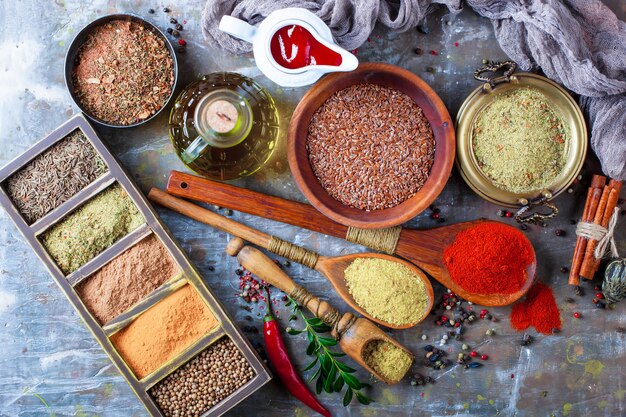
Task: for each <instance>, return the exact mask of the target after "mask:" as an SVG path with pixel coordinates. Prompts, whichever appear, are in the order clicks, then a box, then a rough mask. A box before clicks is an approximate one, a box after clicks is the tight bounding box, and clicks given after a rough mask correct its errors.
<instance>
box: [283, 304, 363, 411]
mask: <svg viewBox="0 0 626 417" xmlns="http://www.w3.org/2000/svg"><path fill="white" fill-rule="evenodd" d="M286 305H287V306H292V310H293V315H292V316H291V319H295V318H296V317H297V316H298V315H299V316H301V317H302V319H303V320H304V323H305V325H306V327H305V328H304V329H302V330H297V329H293V328H287V333H289V334H290V335H297V334H300V333H306V334H307V339H308V341H309V345H308V347H307V349H306V354H307V355H309V356H313V357H314V359H313V361H312V362H311V363H310V364H309V365H308V366H307V367H306V368H304V371H308V370H310V369H313V368H315V367H316V365H317V368H316V370H315V372H313V376H311V378H310V379H309V380H310V381H313V380H314V379H316V378H317V380H316V381H315V391H316V392H317V394H318V395H319V394H321V393H322V391H325V392H327V393H329V394H330V393H333V392H341V391H343V388H344V386H346V391H345V393H344V395H343V406H344V407H347V406H348V405H349V404H350V402H352V399H353V398H354V397H356V399H357V401H358V402H360V403H361V404H364V405H367V404H369V403H371V402H373V400H372V399H371V398H369V397H367V396H366V395H365V394H363V393H362V392H361V390H362V389H363V388H366V387H369V384H367V383H365V382H361V381H359V380H358V379H357V378H356V377H355V376H354V375H353V374H354V373H355V372H356V370H355V369H353V368H351V367H349V366H348V365H346V364H344V363H343V362H341V360H338V359H337V358H340V357H343V356H345V353H341V352H333V351H332V350H330V349H329V348H330V347H332V346H335V345H336V344H337V341H336V340H335V339H333V338H332V337H326V336H320V333H327V332H329V331H330V330H331V329H330V327H329V326H327V325H326V324H325V323H324V322H323V321H322V320H321V319H319V318H317V317H310V318H307V317H306V316H305V315H304V313H303V312H302V308H301V307H300V306H299V305H298V303H296V302H295V300H293V299H292V298H291V297H289V301H288V302H287V304H286Z"/></svg>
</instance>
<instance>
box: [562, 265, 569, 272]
mask: <svg viewBox="0 0 626 417" xmlns="http://www.w3.org/2000/svg"><path fill="white" fill-rule="evenodd" d="M568 271H569V269H568V268H567V267H566V266H562V267H561V272H562V273H564V274H565V273H567V272H568Z"/></svg>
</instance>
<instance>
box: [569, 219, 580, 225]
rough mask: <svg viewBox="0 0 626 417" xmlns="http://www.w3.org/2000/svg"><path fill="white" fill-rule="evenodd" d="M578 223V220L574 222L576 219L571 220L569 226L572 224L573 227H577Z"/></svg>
mask: <svg viewBox="0 0 626 417" xmlns="http://www.w3.org/2000/svg"><path fill="white" fill-rule="evenodd" d="M577 223H578V222H577V221H576V220H574V219H571V220H570V221H569V224H571V225H572V226H576V224H577Z"/></svg>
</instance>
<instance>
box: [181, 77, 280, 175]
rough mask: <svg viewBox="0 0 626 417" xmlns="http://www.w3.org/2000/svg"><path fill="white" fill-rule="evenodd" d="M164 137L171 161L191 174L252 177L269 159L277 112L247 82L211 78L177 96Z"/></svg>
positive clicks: (266, 95) (269, 98)
mask: <svg viewBox="0 0 626 417" xmlns="http://www.w3.org/2000/svg"><path fill="white" fill-rule="evenodd" d="M169 132H170V138H171V140H172V143H173V144H174V149H175V151H176V153H177V155H178V156H179V157H180V159H181V160H182V161H183V163H184V164H185V165H187V166H188V167H189V168H190V169H191V170H193V171H195V172H197V173H198V174H200V175H203V176H205V177H208V178H211V179H216V180H232V179H237V178H242V177H245V176H248V175H251V174H253V173H255V172H256V171H258V170H259V169H260V168H261V167H262V166H263V165H264V164H265V163H266V162H267V161H268V160H269V158H270V157H271V156H272V153H273V151H274V149H275V147H276V140H277V139H278V132H279V121H278V111H277V109H276V105H275V104H274V100H273V99H272V96H271V95H270V94H269V93H268V92H267V90H266V89H265V88H263V87H261V86H260V85H259V84H258V83H257V82H256V81H254V80H253V79H251V78H248V77H245V76H243V75H239V74H235V73H229V72H219V73H212V74H208V75H204V76H203V77H201V78H200V79H199V80H197V81H195V82H193V83H191V84H190V85H189V86H188V87H187V88H186V89H185V90H184V91H183V92H182V93H181V94H180V95H179V96H178V98H177V99H176V103H175V104H174V108H173V109H172V112H171V114H170V121H169Z"/></svg>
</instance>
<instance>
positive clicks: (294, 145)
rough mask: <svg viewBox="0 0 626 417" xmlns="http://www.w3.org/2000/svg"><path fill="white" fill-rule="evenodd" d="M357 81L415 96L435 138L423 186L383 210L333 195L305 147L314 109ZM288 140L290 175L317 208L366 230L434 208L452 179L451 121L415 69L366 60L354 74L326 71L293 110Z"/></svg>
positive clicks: (453, 152)
mask: <svg viewBox="0 0 626 417" xmlns="http://www.w3.org/2000/svg"><path fill="white" fill-rule="evenodd" d="M359 83H373V84H379V85H382V86H385V87H390V88H395V89H396V90H399V91H402V92H403V93H405V94H406V95H408V96H409V97H411V98H412V99H413V100H414V101H415V103H417V105H418V106H420V107H421V108H422V110H423V111H424V114H425V115H426V118H427V119H428V121H429V122H430V125H431V127H432V129H433V132H434V136H435V159H434V162H433V166H432V168H431V171H430V176H429V177H428V179H427V180H426V183H425V184H424V186H423V187H422V189H421V190H420V191H418V192H417V193H416V194H415V195H414V196H413V197H411V198H409V199H407V200H406V201H404V202H402V203H401V204H399V205H397V206H395V207H391V208H387V209H383V210H374V211H366V210H361V209H357V208H354V207H349V206H347V205H345V204H343V203H341V202H340V201H337V200H335V199H334V198H333V197H331V196H330V194H328V193H327V192H326V190H325V189H324V188H323V187H322V185H321V184H320V183H319V181H318V179H317V177H316V176H315V174H314V172H313V169H312V168H311V164H310V163H309V157H308V153H307V150H306V140H307V131H308V127H309V123H310V121H311V117H312V116H313V114H314V113H315V111H316V110H317V109H318V108H319V107H320V106H321V105H322V104H323V103H324V102H325V101H326V100H327V99H328V98H330V96H332V95H333V94H334V93H335V92H337V91H339V90H343V89H344V88H347V87H350V86H352V85H355V84H359ZM288 140H289V143H288V149H287V153H288V159H289V167H290V168H291V173H292V175H293V177H294V178H295V181H296V184H297V185H298V187H299V188H300V190H301V191H302V193H303V194H304V196H305V197H306V198H307V200H309V202H310V203H311V204H312V205H313V207H315V208H316V209H317V210H319V211H320V212H321V213H323V214H324V215H326V216H327V217H329V218H331V219H332V220H334V221H336V222H338V223H341V224H343V225H346V226H353V227H360V228H365V229H375V228H382V227H391V226H396V225H399V224H402V223H404V222H406V221H408V220H410V219H412V218H413V217H415V216H416V215H417V214H419V213H421V212H422V211H423V210H424V209H426V208H427V207H428V206H430V204H431V203H432V202H433V201H434V200H435V199H436V198H437V196H438V195H439V194H440V193H441V191H442V190H443V187H444V186H445V185H446V182H447V181H448V177H449V176H450V172H451V171H452V165H453V163H454V156H455V148H456V140H455V136H454V126H453V125H452V119H451V118H450V114H449V113H448V110H447V109H446V106H445V105H444V104H443V101H441V99H440V98H439V96H438V95H437V93H435V92H434V91H433V90H432V89H431V88H430V87H429V86H428V84H426V82H424V80H422V79H421V78H420V77H418V76H417V75H415V74H413V73H412V72H410V71H407V70H405V69H403V68H400V67H397V66H395V65H390V64H384V63H363V64H360V65H359V67H358V68H357V69H356V70H354V71H352V72H346V73H334V74H331V75H327V76H326V77H324V78H323V79H322V80H321V81H319V82H318V83H316V84H315V85H314V86H313V88H311V89H310V90H309V91H308V92H307V93H306V94H305V95H304V97H303V98H302V100H300V103H299V104H298V106H297V107H296V109H295V111H294V113H293V116H292V118H291V122H290V124H289V133H288Z"/></svg>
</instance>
